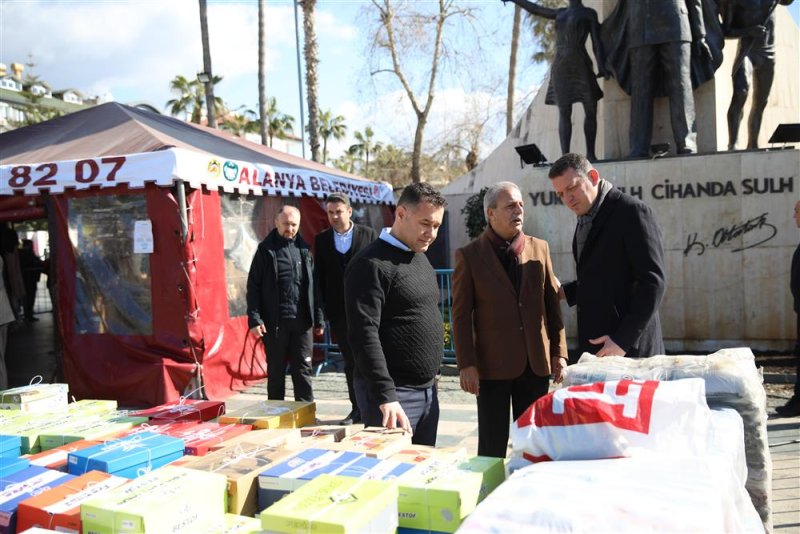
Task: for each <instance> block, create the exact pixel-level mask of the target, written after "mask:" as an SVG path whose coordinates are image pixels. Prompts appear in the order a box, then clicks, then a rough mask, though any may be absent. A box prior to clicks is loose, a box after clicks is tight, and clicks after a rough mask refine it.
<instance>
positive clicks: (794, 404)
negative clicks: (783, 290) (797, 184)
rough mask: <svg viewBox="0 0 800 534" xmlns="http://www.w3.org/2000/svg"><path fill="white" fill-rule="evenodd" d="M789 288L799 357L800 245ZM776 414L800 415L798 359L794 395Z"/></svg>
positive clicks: (799, 217) (798, 215) (798, 209)
mask: <svg viewBox="0 0 800 534" xmlns="http://www.w3.org/2000/svg"><path fill="white" fill-rule="evenodd" d="M794 223H795V225H796V226H797V227H798V228H800V201H798V202H797V203H795V205H794ZM789 288H790V289H791V290H792V298H793V300H794V313H795V314H796V315H797V333H796V337H795V342H794V355H795V357H796V358H798V359H800V245H797V248H796V249H795V251H794V255H793V256H792V273H791V275H790V279H789ZM775 411H776V412H778V415H782V416H784V417H797V416H798V415H800V361H798V363H797V381H796V382H795V383H794V395H793V396H792V398H791V399H789V401H788V402H787V403H786V404H784V405H783V406H778V407H777V408H775Z"/></svg>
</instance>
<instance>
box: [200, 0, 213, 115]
mask: <svg viewBox="0 0 800 534" xmlns="http://www.w3.org/2000/svg"><path fill="white" fill-rule="evenodd" d="M200 38H201V40H202V42H203V72H204V73H206V74H207V75H208V76H209V77H211V78H210V79H209V80H208V81H207V82H206V83H205V84H204V85H205V93H206V95H205V96H206V113H207V118H208V125H209V126H210V127H211V128H216V127H217V120H216V114H215V111H216V109H214V108H216V107H217V106H216V101H217V99H216V98H214V84H215V83H216V81H215V80H214V78H215V77H212V76H211V72H212V71H211V46H210V45H209V41H208V8H207V5H206V0H200Z"/></svg>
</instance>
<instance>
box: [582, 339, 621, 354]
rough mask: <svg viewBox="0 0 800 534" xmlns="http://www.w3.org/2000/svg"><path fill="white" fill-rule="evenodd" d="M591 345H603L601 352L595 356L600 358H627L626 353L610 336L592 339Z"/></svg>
mask: <svg viewBox="0 0 800 534" xmlns="http://www.w3.org/2000/svg"><path fill="white" fill-rule="evenodd" d="M589 343H591V344H592V345H603V346H602V347H600V350H598V351H597V353H595V356H597V357H598V358H602V357H603V356H625V351H624V350H622V349H621V348H620V346H619V345H617V344H616V343H614V340H613V339H611V338H610V337H609V336H600V337H598V338H596V339H590V340H589Z"/></svg>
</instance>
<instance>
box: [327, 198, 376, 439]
mask: <svg viewBox="0 0 800 534" xmlns="http://www.w3.org/2000/svg"><path fill="white" fill-rule="evenodd" d="M325 212H326V213H327V215H328V222H329V223H330V225H331V227H330V228H328V229H327V230H324V231H322V232H320V233H318V234H317V237H316V240H315V241H314V269H315V271H314V280H315V281H316V282H317V285H318V286H319V289H320V291H319V293H320V296H321V297H322V309H323V311H324V312H325V317H327V319H328V322H329V323H330V325H331V330H332V331H333V335H334V336H335V337H336V343H337V344H338V345H339V350H340V351H341V352H342V358H343V359H344V374H345V376H346V377H347V393H348V394H349V396H350V406H351V410H350V414H349V415H348V416H347V417H345V418H344V419H342V421H341V422H340V423H341V424H342V425H352V424H353V423H360V422H361V412H359V411H358V403H357V402H356V394H355V391H354V390H353V366H354V365H355V364H354V362H353V353H352V351H351V350H350V344H349V343H348V342H347V317H346V315H345V310H344V270H345V268H346V267H347V264H348V263H349V262H350V259H351V258H352V257H353V256H355V255H356V254H357V253H358V252H360V251H361V250H362V249H364V248H365V247H366V246H367V245H369V244H370V243H372V242H373V241H375V239H377V237H378V234H377V233H376V232H375V230H373V229H372V228H370V227H369V226H364V225H361V224H355V223H354V222H353V221H352V220H351V217H352V215H353V208H352V206H350V199H349V198H348V197H347V195H345V194H344V193H333V194H331V195H329V196H328V199H327V201H326V202H325Z"/></svg>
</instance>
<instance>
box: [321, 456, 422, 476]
mask: <svg viewBox="0 0 800 534" xmlns="http://www.w3.org/2000/svg"><path fill="white" fill-rule="evenodd" d="M415 467H417V466H416V465H414V464H404V463H401V462H396V461H394V460H379V459H377V458H372V457H369V456H365V457H363V458H361V459H360V460H356V461H355V462H353V463H352V464H350V465H348V466H347V467H345V468H344V469H340V470H339V471H337V472H336V474H337V475H339V476H344V477H353V478H367V479H370V480H397V479H398V478H400V477H402V476H404V475H409V476H410V475H411V474H413V470H414V468H415Z"/></svg>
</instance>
